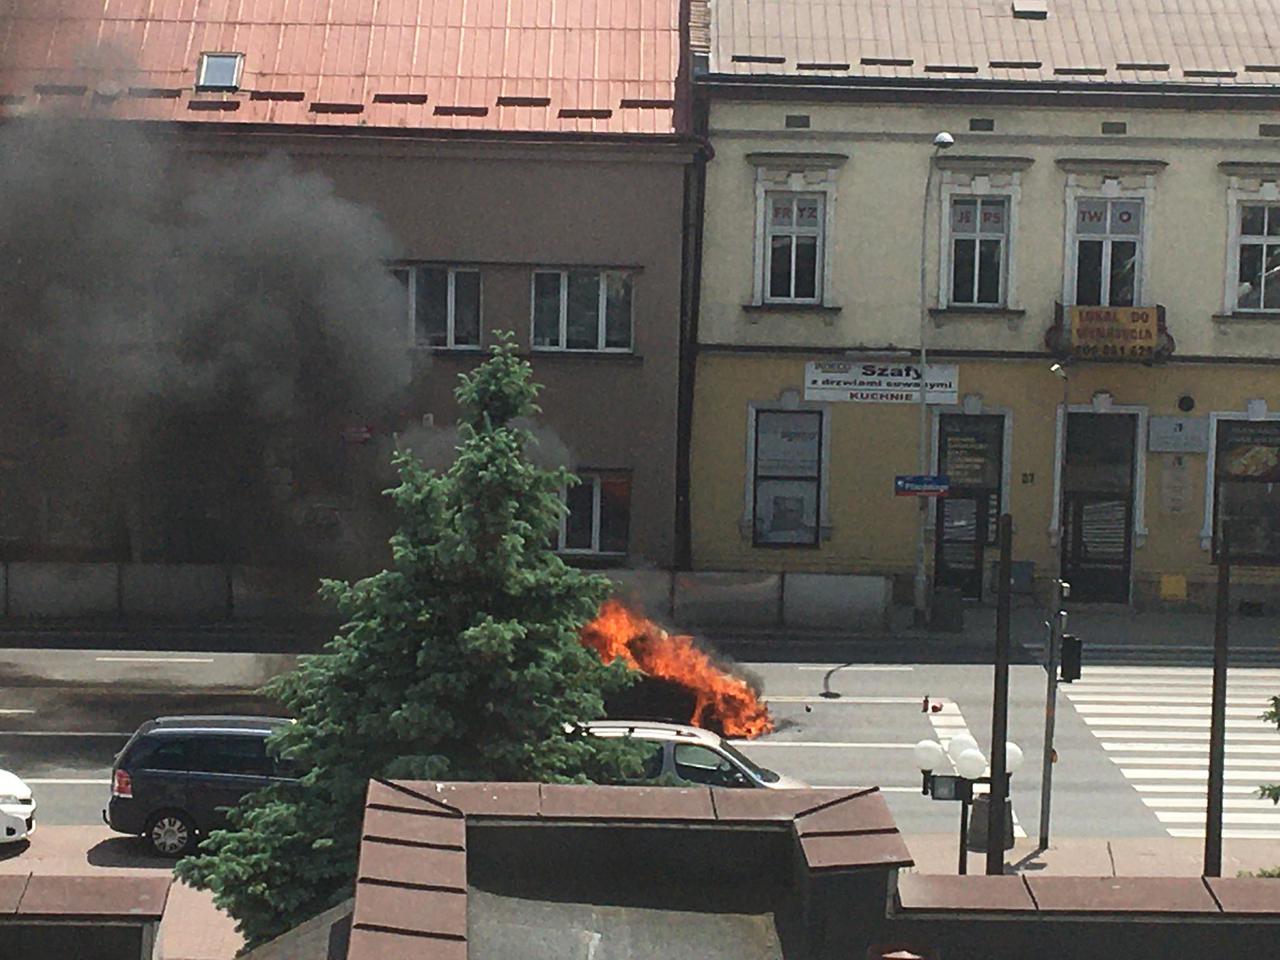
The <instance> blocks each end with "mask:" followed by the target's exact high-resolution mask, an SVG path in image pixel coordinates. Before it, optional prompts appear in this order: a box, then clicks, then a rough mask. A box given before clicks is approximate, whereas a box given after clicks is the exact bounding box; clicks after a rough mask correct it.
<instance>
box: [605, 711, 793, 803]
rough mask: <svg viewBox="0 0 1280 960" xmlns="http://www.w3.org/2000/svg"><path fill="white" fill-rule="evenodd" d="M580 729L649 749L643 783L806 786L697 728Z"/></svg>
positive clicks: (632, 724)
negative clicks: (667, 779)
mask: <svg viewBox="0 0 1280 960" xmlns="http://www.w3.org/2000/svg"><path fill="white" fill-rule="evenodd" d="M584 729H586V731H587V733H589V734H591V735H592V736H593V737H630V738H631V739H633V740H638V741H641V742H643V743H652V744H653V752H652V753H651V754H650V755H649V758H648V760H647V761H646V763H645V769H644V774H643V778H644V779H646V780H656V779H658V778H659V777H661V776H663V775H664V774H666V775H668V776H671V777H674V778H675V779H677V780H684V781H687V782H689V783H700V784H704V785H706V786H708V787H765V788H768V789H770V790H795V789H807V788H808V786H809V785H808V784H807V783H805V782H804V781H802V780H797V779H795V778H794V777H785V776H783V775H782V774H780V773H774V772H773V771H772V770H770V769H769V768H768V767H762V766H760V765H759V764H758V763H756V762H755V761H754V760H752V759H751V758H749V757H747V756H745V755H744V754H743V753H742V752H741V751H739V750H738V749H737V748H736V747H735V746H734V745H733V744H731V743H729V742H728V741H727V740H725V739H724V738H723V737H720V736H717V735H716V734H714V733H712V732H711V731H710V730H703V729H701V728H699V727H686V726H682V725H681V724H678V723H656V722H652V721H647V720H593V721H591V722H590V723H587V724H584Z"/></svg>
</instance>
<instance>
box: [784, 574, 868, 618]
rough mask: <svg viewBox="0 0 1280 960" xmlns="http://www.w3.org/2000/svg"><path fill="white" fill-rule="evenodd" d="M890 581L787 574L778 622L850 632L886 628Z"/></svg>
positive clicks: (835, 575)
mask: <svg viewBox="0 0 1280 960" xmlns="http://www.w3.org/2000/svg"><path fill="white" fill-rule="evenodd" d="M892 603H893V581H892V580H891V579H890V578H889V577H866V576H854V575H852V574H837V573H789V574H787V575H786V576H785V578H784V579H783V583H782V622H783V624H784V625H785V626H788V627H813V628H818V629H824V630H844V631H850V632H857V631H869V630H883V629H888V627H889V610H890V607H891V605H892Z"/></svg>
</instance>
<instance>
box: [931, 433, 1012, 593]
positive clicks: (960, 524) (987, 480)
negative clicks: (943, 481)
mask: <svg viewBox="0 0 1280 960" xmlns="http://www.w3.org/2000/svg"><path fill="white" fill-rule="evenodd" d="M1003 463H1004V416H1003V415H1001V414H978V415H970V414H945V415H943V416H942V417H940V418H939V420H938V465H939V467H940V469H941V472H942V473H943V474H945V475H946V476H947V478H948V479H949V480H950V482H951V491H950V493H949V494H948V495H947V496H946V497H945V498H943V499H941V500H939V501H938V511H937V530H936V532H935V537H934V541H935V543H936V544H937V547H936V550H937V552H936V554H935V556H934V580H935V582H936V583H937V585H938V586H939V587H956V588H959V590H960V595H961V596H962V597H964V599H966V600H981V599H982V567H983V562H984V556H985V553H986V548H987V547H988V546H990V545H992V544H993V543H994V542H995V531H996V521H997V520H998V519H999V517H1000V483H1001V475H1002V470H1003Z"/></svg>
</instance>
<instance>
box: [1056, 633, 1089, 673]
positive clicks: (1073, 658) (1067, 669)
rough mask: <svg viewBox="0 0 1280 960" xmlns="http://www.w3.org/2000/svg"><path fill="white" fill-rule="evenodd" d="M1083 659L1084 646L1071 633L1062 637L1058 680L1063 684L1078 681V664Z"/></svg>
mask: <svg viewBox="0 0 1280 960" xmlns="http://www.w3.org/2000/svg"><path fill="white" fill-rule="evenodd" d="M1083 659H1084V644H1083V643H1082V642H1081V640H1080V638H1079V637H1077V636H1076V635H1075V634H1073V633H1064V634H1063V635H1062V672H1061V674H1060V675H1059V677H1058V679H1059V680H1061V681H1062V682H1063V683H1070V682H1071V681H1072V680H1079V679H1080V663H1081V661H1082V660H1083Z"/></svg>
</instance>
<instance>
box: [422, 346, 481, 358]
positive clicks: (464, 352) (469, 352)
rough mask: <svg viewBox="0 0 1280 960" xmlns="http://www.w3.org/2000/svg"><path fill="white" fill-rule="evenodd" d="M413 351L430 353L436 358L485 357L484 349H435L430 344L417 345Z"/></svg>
mask: <svg viewBox="0 0 1280 960" xmlns="http://www.w3.org/2000/svg"><path fill="white" fill-rule="evenodd" d="M413 349H414V350H415V351H417V352H418V353H430V354H434V355H436V356H440V355H442V354H443V355H450V354H456V355H458V356H460V357H479V356H484V354H485V349H484V347H433V346H431V344H429V343H415V344H414V345H413Z"/></svg>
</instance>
